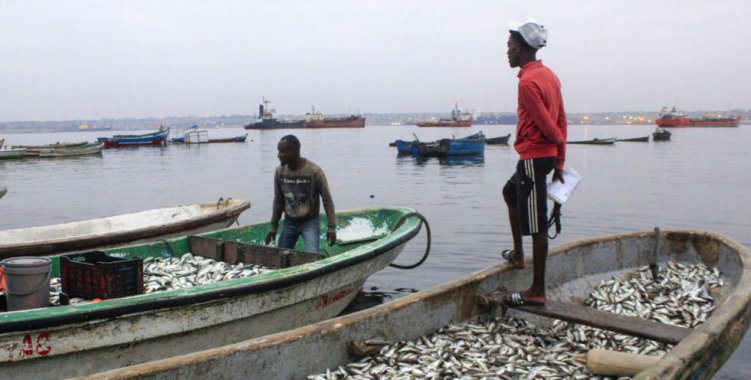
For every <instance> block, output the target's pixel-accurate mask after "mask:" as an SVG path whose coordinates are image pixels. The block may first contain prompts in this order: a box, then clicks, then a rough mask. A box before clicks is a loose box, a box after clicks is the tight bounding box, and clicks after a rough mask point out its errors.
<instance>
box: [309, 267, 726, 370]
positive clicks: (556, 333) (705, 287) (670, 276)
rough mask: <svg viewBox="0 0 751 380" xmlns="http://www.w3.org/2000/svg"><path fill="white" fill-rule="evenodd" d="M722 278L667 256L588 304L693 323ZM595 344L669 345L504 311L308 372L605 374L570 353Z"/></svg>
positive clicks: (646, 348) (630, 348)
mask: <svg viewBox="0 0 751 380" xmlns="http://www.w3.org/2000/svg"><path fill="white" fill-rule="evenodd" d="M722 285H723V280H722V278H721V277H720V273H719V271H718V270H717V269H713V268H708V267H706V266H704V265H702V264H691V265H686V264H680V263H675V262H668V263H667V265H666V266H665V267H664V268H660V269H659V274H658V276H657V279H656V281H654V280H653V278H652V274H651V272H650V268H649V267H643V268H639V269H638V270H637V271H636V272H631V273H629V274H628V275H626V276H625V278H623V279H616V278H611V279H609V280H603V281H601V282H600V284H599V285H598V286H597V287H596V288H595V289H594V290H593V291H592V292H591V294H590V296H589V299H588V301H587V304H588V306H590V307H595V308H597V309H600V310H604V311H609V312H613V313H617V314H624V315H632V316H640V317H642V318H646V319H652V320H656V321H659V322H662V323H670V324H674V325H678V326H684V327H694V326H696V325H698V324H700V323H702V322H703V321H705V320H706V318H708V317H709V315H710V314H711V312H712V310H713V309H714V295H713V294H712V293H713V292H716V290H713V289H716V288H719V287H721V286H722ZM595 348H602V349H611V350H618V351H623V352H632V353H640V354H645V355H661V354H665V353H666V352H667V351H668V350H670V348H671V346H670V345H667V344H664V343H658V342H655V341H651V340H646V339H641V338H636V337H632V336H628V335H623V334H618V333H614V332H610V331H605V330H600V329H597V328H592V327H587V326H583V325H576V324H571V323H567V322H564V321H560V320H554V321H553V322H552V323H551V324H549V325H547V326H536V325H532V324H531V323H529V322H528V321H526V320H523V319H520V318H514V317H505V318H502V319H495V320H493V321H491V322H489V323H474V324H473V323H467V324H462V325H450V326H447V327H444V328H442V329H440V330H438V331H437V332H436V333H434V334H432V335H429V336H423V337H420V338H418V339H417V340H414V341H408V342H398V343H394V344H390V345H387V346H384V347H383V348H381V350H380V351H378V353H377V354H375V355H372V356H369V357H366V358H363V359H362V360H360V361H359V362H354V363H349V364H347V365H345V366H340V367H338V368H334V369H328V370H326V373H322V374H317V375H311V376H308V379H311V380H321V379H344V378H347V379H380V378H390V379H417V378H420V379H423V378H424V379H455V378H462V379H483V378H487V379H543V378H544V379H607V377H598V376H593V375H592V374H590V373H589V371H588V370H587V368H586V366H585V365H584V364H581V363H579V362H577V361H575V360H574V357H576V356H577V355H579V354H583V353H587V352H588V351H589V350H590V349H595Z"/></svg>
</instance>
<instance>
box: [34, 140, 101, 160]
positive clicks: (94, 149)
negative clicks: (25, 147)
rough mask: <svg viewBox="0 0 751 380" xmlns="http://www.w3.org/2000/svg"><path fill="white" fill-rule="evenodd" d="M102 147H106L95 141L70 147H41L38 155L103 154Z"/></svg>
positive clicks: (52, 156)
mask: <svg viewBox="0 0 751 380" xmlns="http://www.w3.org/2000/svg"><path fill="white" fill-rule="evenodd" d="M102 148H104V144H102V143H94V144H86V145H82V146H76V147H69V148H54V149H41V150H39V151H38V152H37V156H39V158H60V157H78V156H91V155H95V154H101V153H102ZM27 154H28V151H27Z"/></svg>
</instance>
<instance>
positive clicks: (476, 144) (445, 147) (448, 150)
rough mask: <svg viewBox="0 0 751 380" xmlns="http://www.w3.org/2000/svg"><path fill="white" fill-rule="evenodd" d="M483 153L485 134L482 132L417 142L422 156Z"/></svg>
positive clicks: (418, 151) (418, 150)
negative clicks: (461, 136) (460, 136)
mask: <svg viewBox="0 0 751 380" xmlns="http://www.w3.org/2000/svg"><path fill="white" fill-rule="evenodd" d="M483 153H485V135H484V134H483V133H482V132H478V133H475V134H472V135H469V136H466V137H463V138H458V139H456V138H450V139H441V140H438V141H432V142H418V143H417V154H418V155H419V156H422V157H451V156H470V155H481V154H483Z"/></svg>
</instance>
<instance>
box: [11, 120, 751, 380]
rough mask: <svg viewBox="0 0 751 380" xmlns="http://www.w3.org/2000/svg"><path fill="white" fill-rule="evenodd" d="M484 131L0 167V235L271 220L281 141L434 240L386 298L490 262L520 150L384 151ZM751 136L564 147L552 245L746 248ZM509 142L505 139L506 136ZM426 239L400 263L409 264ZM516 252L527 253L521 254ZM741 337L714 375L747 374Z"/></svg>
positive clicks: (53, 138)
mask: <svg viewBox="0 0 751 380" xmlns="http://www.w3.org/2000/svg"><path fill="white" fill-rule="evenodd" d="M480 130H482V131H483V132H484V133H485V134H486V136H488V137H495V136H501V135H506V134H507V133H512V134H513V130H514V126H512V125H497V126H475V127H472V128H463V129H446V128H429V129H423V128H416V127H409V126H398V127H392V126H368V127H366V128H364V129H340V130H336V129H328V130H313V131H308V130H286V131H247V132H248V133H249V136H248V141H247V143H245V144H210V145H202V146H187V145H185V146H178V145H171V146H168V147H166V148H150V147H144V148H135V149H113V150H107V151H105V152H104V153H103V154H102V155H101V156H96V157H83V158H69V159H56V160H39V159H28V160H12V161H10V160H0V186H5V187H7V188H8V194H6V196H5V197H4V198H3V199H2V200H0V229H10V228H21V227H27V226H36V225H44V224H53V223H61V222H68V221H76V220H83V219H90V218H96V217H104V216H111V215H115V214H120V213H127V212H135V211H142V210H147V209H150V208H157V207H170V206H175V205H179V204H190V203H196V202H204V201H212V200H217V199H219V198H220V197H224V198H227V197H233V198H246V199H249V200H250V201H251V203H252V207H251V209H250V210H248V211H246V212H245V213H244V214H243V215H242V216H241V218H240V222H241V223H242V224H246V223H254V222H264V221H267V220H268V219H269V218H270V216H271V202H272V196H273V191H272V177H273V173H274V169H275V167H276V166H277V165H278V160H277V158H276V144H277V142H278V141H279V139H280V138H281V137H282V136H283V135H285V134H288V133H294V134H296V135H297V136H298V137H299V138H300V140H301V142H302V154H303V156H305V157H307V158H309V159H310V160H312V161H314V162H316V163H318V164H319V165H320V166H321V167H322V168H323V169H324V170H325V172H326V175H327V177H328V181H329V184H330V186H331V190H332V193H333V195H334V200H335V203H336V207H337V209H347V208H360V207H372V206H383V205H386V206H408V207H413V208H415V209H417V210H418V211H420V212H421V213H422V214H424V215H425V216H426V217H427V219H428V220H429V222H430V224H431V227H432V230H433V246H432V249H431V256H430V258H429V259H428V261H427V262H426V263H425V264H424V265H423V266H422V267H420V268H418V269H415V270H411V271H401V270H397V269H393V268H388V269H386V270H384V271H382V272H380V273H378V274H376V275H374V276H372V277H371V278H370V279H369V280H368V282H367V283H366V287H365V289H366V290H368V291H370V292H374V293H376V294H380V295H385V297H386V298H387V299H388V298H394V297H399V296H400V295H403V294H405V293H408V292H411V291H414V290H423V289H426V288H429V287H431V286H434V285H437V284H440V283H442V282H445V281H448V280H451V279H455V278H458V277H460V276H463V275H467V274H469V273H472V272H474V271H477V270H479V269H482V268H485V267H487V266H489V265H493V264H496V263H497V262H499V260H500V251H501V249H504V248H510V247H511V236H510V234H509V227H508V222H507V214H506V209H505V206H504V204H503V200H502V196H501V187H502V186H503V184H504V183H505V181H506V179H507V178H508V177H509V176H510V175H511V173H512V172H513V170H514V166H515V163H516V160H517V154H516V152H515V151H514V150H513V148H512V147H511V146H488V147H487V149H486V151H485V155H484V157H482V158H480V159H471V160H451V161H439V160H438V159H429V160H427V161H423V162H418V161H416V160H415V159H413V158H411V157H397V154H396V151H395V148H391V147H389V146H388V143H389V142H391V141H393V140H395V139H398V138H401V139H411V138H412V134H413V133H415V134H417V136H418V137H419V138H420V139H421V140H433V139H438V138H442V137H449V136H451V135H452V134H455V135H456V136H457V137H462V136H464V135H467V134H470V133H474V132H477V131H480ZM652 130H653V127H652V126H646V125H644V126H579V125H573V126H570V132H569V139H571V140H575V139H576V140H578V139H589V138H595V137H599V138H606V137H616V136H617V137H621V138H627V137H638V136H644V135H647V134H650V133H651V132H652ZM245 132H246V131H244V130H242V128H223V129H212V130H210V131H209V134H210V136H211V137H212V138H219V137H230V136H235V135H239V134H244V133H245ZM111 134H112V132H107V133H95V132H76V133H45V134H6V135H2V136H0V137H5V140H6V144H9V145H23V144H46V143H54V142H58V141H59V142H78V141H86V140H94V139H95V138H96V137H97V136H100V135H105V136H106V135H111ZM748 141H751V127H749V126H741V127H739V128H721V129H705V128H697V129H685V130H673V139H672V141H670V142H657V143H655V142H652V141H650V142H649V143H628V142H622V143H617V144H616V145H615V146H588V145H570V146H568V160H567V162H568V164H569V165H570V166H572V167H574V168H575V169H576V170H577V171H578V172H579V173H580V174H581V175H582V177H583V181H582V183H581V184H580V187H579V189H578V190H577V191H576V193H575V194H574V196H573V197H572V198H571V199H570V200H569V202H567V203H566V205H565V207H564V208H563V214H564V216H563V234H562V236H560V237H559V238H558V239H556V240H554V241H552V243H551V244H553V245H554V244H557V243H561V242H566V241H571V240H576V239H580V238H586V237H592V236H597V235H603V234H613V233H625V232H632V231H641V230H652V229H653V228H654V227H655V226H660V227H661V228H664V229H667V228H680V227H688V228H698V229H705V230H709V231H714V232H719V233H722V234H725V235H727V236H729V237H731V238H734V239H736V240H738V241H739V242H741V243H742V244H744V245H745V246H747V247H751V234H750V233H749V232H750V231H751V202H750V201H749V200H748V199H747V197H748V192H749V189H750V188H751V171H749V170H748V169H747V168H748V164H747V159H746V152H745V150H746V149H747V146H748ZM512 143H513V137H512ZM424 244H425V237H424V233H421V236H419V237H418V238H416V239H414V240H413V242H411V243H410V244H409V246H408V247H407V249H405V251H404V253H403V254H402V255H401V256H400V257H399V258H398V259H397V261H398V262H399V263H401V264H407V263H412V262H414V261H416V260H418V259H419V258H420V256H421V254H422V252H423V250H424ZM527 247H528V248H527V250H528V251H529V252H531V249H530V248H529V244H527ZM749 354H751V338H749V336H747V337H746V338H745V340H744V341H743V343H742V344H741V346H740V347H739V348H738V349H737V350H736V352H735V354H734V356H733V357H732V358H731V359H730V361H728V362H727V363H726V364H725V366H724V367H723V369H722V370H721V371H720V372H719V373H718V375H717V376H716V378H718V379H737V378H742V377H745V376H747V374H748V373H751V364H749V361H748V360H747V358H748V357H749Z"/></svg>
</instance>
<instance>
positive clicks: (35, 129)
mask: <svg viewBox="0 0 751 380" xmlns="http://www.w3.org/2000/svg"><path fill="white" fill-rule="evenodd" d="M686 113H687V114H688V115H689V116H691V117H700V116H703V115H705V114H710V113H711V114H722V115H738V116H740V117H741V122H740V124H742V125H748V124H751V110H737V109H735V110H728V111H712V112H708V111H696V112H686ZM362 115H363V116H365V118H366V120H367V121H366V126H400V125H415V123H416V122H417V121H421V120H426V119H430V118H438V117H446V115H444V114H443V113H428V112H421V113H371V114H368V113H364V114H362ZM332 116H334V115H332ZM657 116H658V115H657V112H598V113H569V114H568V115H567V117H568V122H569V124H570V125H629V124H630V125H654V119H655V118H657ZM280 117H281V118H296V117H298V118H299V115H280ZM254 119H255V116H253V115H230V116H214V117H212V116H209V117H190V116H184V117H165V118H122V119H99V120H62V121H11V122H0V133H6V134H7V133H60V132H100V133H103V134H107V133H111V132H112V131H129V130H149V129H153V128H155V127H156V126H158V125H160V124H162V125H164V126H165V127H169V128H172V129H177V130H179V129H186V128H190V127H191V126H193V125H198V126H200V127H202V128H224V127H230V128H231V127H242V126H244V125H246V124H248V123H250V122H251V121H252V120H254ZM517 120H518V119H517V116H516V114H515V113H512V112H481V113H480V112H477V113H475V125H476V126H481V125H514V124H516V121H517Z"/></svg>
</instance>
